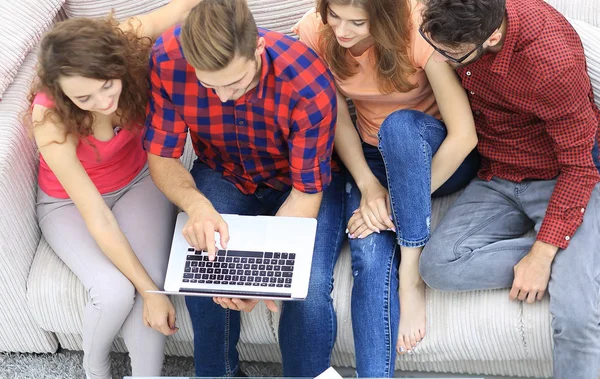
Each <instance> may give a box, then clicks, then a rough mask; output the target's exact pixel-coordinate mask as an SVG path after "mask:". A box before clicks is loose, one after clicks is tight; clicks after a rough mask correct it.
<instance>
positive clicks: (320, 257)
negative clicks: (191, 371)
mask: <svg viewBox="0 0 600 379" xmlns="http://www.w3.org/2000/svg"><path fill="white" fill-rule="evenodd" d="M191 173H192V176H193V177H194V180H195V182H196V186H197V187H198V189H199V190H200V191H201V192H202V193H203V194H204V195H205V196H206V197H207V198H208V199H209V200H210V201H211V202H212V204H213V206H214V207H215V209H216V210H217V211H218V212H219V213H233V214H241V215H274V214H275V213H276V212H277V210H278V209H279V207H280V206H281V204H283V202H284V201H285V199H286V198H287V196H288V194H289V192H290V191H289V190H287V191H278V190H275V189H272V188H270V187H265V186H259V188H258V189H257V190H256V192H255V193H254V194H252V195H245V194H243V193H241V192H240V191H239V190H238V189H237V188H236V187H235V186H234V185H233V184H232V183H230V182H229V181H227V180H226V179H223V177H222V175H221V173H219V172H215V171H214V170H212V169H211V168H209V167H208V166H206V165H205V164H203V163H201V162H199V161H196V162H195V164H194V167H193V168H192V171H191ZM343 190H344V176H343V175H342V174H341V173H335V172H334V173H332V183H331V185H330V186H329V187H328V188H327V189H326V190H325V191H324V193H323V200H322V202H321V208H320V210H319V215H318V217H317V222H318V228H317V237H316V241H315V250H314V255H313V262H312V270H311V277H310V284H309V289H308V296H307V298H306V300H304V301H289V302H284V304H283V307H282V314H281V320H280V324H279V344H280V349H281V353H282V356H283V373H284V375H285V376H295V377H315V376H317V375H318V374H320V373H321V372H323V371H324V370H325V369H327V368H328V367H329V366H330V365H331V363H330V361H331V352H332V350H333V344H334V342H335V336H336V328H337V324H336V316H335V312H334V309H333V300H332V298H331V291H332V290H333V269H334V266H335V262H336V260H337V258H338V256H339V252H340V249H341V244H342V241H343V238H344V228H345V225H344V217H343V215H344V201H343V198H344V192H343ZM186 304H187V308H188V311H189V313H190V316H191V319H192V326H193V329H194V360H195V364H196V376H199V377H219V376H234V375H236V374H238V371H239V355H238V351H237V348H236V345H237V343H238V340H239V337H240V312H238V311H232V310H229V309H223V308H222V307H221V306H219V305H217V304H215V303H214V302H213V301H212V299H211V298H202V297H192V296H190V297H186Z"/></svg>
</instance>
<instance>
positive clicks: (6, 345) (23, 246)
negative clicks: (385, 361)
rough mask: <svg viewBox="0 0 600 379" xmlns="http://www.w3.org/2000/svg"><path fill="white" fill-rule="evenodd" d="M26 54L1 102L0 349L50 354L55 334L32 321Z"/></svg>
mask: <svg viewBox="0 0 600 379" xmlns="http://www.w3.org/2000/svg"><path fill="white" fill-rule="evenodd" d="M35 55H36V50H34V51H32V52H30V53H29V55H28V56H27V58H26V60H25V62H24V63H23V65H22V66H21V68H20V70H19V73H18V75H17V77H16V79H15V81H14V82H13V83H12V84H11V85H10V86H9V88H8V89H7V91H6V92H5V96H4V98H3V100H2V102H0V210H1V211H0V286H1V288H2V291H0V351H20V352H54V351H56V349H57V347H58V344H57V341H56V339H55V338H54V336H53V335H52V334H50V333H46V332H44V331H43V330H42V329H41V328H40V327H39V326H38V325H37V324H36V323H35V321H34V319H33V317H32V315H31V313H30V312H29V308H28V307H27V301H26V290H27V278H28V276H29V271H30V267H31V263H32V261H33V256H34V254H35V250H36V248H37V244H38V242H39V239H40V231H39V228H38V225H37V220H36V215H35V196H36V188H37V186H36V171H37V154H36V149H35V146H34V143H33V141H32V140H31V138H29V136H28V133H27V132H26V130H25V129H24V127H23V126H22V125H21V122H20V117H21V115H22V113H23V111H24V110H25V108H26V107H27V99H26V97H27V93H28V91H29V86H30V84H31V80H32V79H33V74H34V64H35Z"/></svg>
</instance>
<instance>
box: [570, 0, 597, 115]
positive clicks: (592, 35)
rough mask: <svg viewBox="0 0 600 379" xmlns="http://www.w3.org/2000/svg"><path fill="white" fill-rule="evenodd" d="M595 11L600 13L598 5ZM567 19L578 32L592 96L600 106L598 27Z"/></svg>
mask: <svg viewBox="0 0 600 379" xmlns="http://www.w3.org/2000/svg"><path fill="white" fill-rule="evenodd" d="M598 4H600V2H598ZM597 12H599V13H600V6H598V8H597ZM598 17H600V16H598ZM569 21H570V22H571V25H573V27H574V28H575V30H576V31H577V34H579V38H581V42H582V44H583V48H584V50H585V58H586V61H587V66H588V67H587V68H588V74H589V75H590V79H591V81H592V88H594V98H595V100H596V104H597V105H598V106H599V107H600V27H599V28H596V27H594V26H592V25H590V24H588V23H586V22H583V21H579V20H573V19H569Z"/></svg>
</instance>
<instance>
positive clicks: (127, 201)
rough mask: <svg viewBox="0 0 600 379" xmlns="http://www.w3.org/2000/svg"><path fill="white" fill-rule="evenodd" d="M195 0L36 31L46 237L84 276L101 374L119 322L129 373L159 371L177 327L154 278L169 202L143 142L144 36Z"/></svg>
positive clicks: (167, 231)
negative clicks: (169, 337)
mask: <svg viewBox="0 0 600 379" xmlns="http://www.w3.org/2000/svg"><path fill="white" fill-rule="evenodd" d="M198 2H199V0H173V1H172V2H171V3H169V4H168V5H166V6H164V7H163V8H161V9H159V10H157V11H155V12H153V13H150V14H147V15H142V16H137V17H133V18H131V19H129V20H128V21H126V22H124V23H123V24H120V25H119V24H118V23H117V22H116V21H115V20H114V19H112V18H109V19H99V20H98V19H76V18H74V19H69V20H66V21H63V22H60V23H58V24H56V25H55V26H54V27H53V28H52V30H50V31H49V32H48V33H47V34H46V35H45V36H44V38H43V40H42V43H41V46H40V53H39V60H38V77H39V81H38V83H37V84H36V86H35V88H34V89H33V92H32V95H31V102H32V107H31V112H30V114H29V115H27V118H26V122H27V123H28V124H31V127H32V131H33V136H34V138H35V141H36V143H37V145H38V147H39V152H40V167H39V175H38V184H39V189H38V197H37V216H38V221H39V225H40V229H41V230H42V234H43V235H44V238H45V239H46V241H47V242H48V243H49V245H50V246H51V247H52V248H53V250H54V251H55V252H56V254H57V255H58V256H59V257H60V258H61V259H62V260H63V261H64V262H65V264H66V265H67V266H69V268H70V269H71V271H73V273H74V274H75V275H76V276H77V277H78V278H79V279H80V280H81V282H82V283H83V285H84V287H85V289H86V293H87V295H88V297H89V299H88V301H87V305H86V307H85V309H84V313H83V351H84V356H83V366H84V369H85V373H86V376H87V378H93V379H98V378H102V379H108V378H111V377H112V374H111V371H110V356H109V353H110V350H111V347H112V345H113V341H114V339H115V337H116V336H117V333H118V332H119V331H121V336H122V338H123V340H124V342H125V345H126V346H127V349H128V350H129V355H130V357H131V366H132V372H133V375H134V376H159V375H161V369H162V363H163V358H164V345H165V336H166V335H172V334H174V333H176V332H177V327H176V326H175V308H174V307H173V305H172V304H171V302H170V300H169V298H168V297H167V296H165V295H161V294H152V293H148V292H146V291H147V290H155V289H159V288H160V287H161V286H162V282H163V280H164V275H165V271H166V266H167V260H168V254H169V251H170V244H171V238H172V233H173V226H174V221H175V207H174V206H173V205H172V204H171V203H170V202H169V201H168V200H167V199H166V198H165V197H164V195H163V194H162V193H161V192H160V191H159V190H158V189H157V188H156V186H155V185H154V184H153V182H152V180H151V178H150V175H149V171H148V167H147V164H146V159H147V158H146V152H145V151H144V150H143V148H142V144H141V140H142V137H141V129H142V125H143V121H144V117H145V109H146V102H147V101H146V99H147V96H146V94H147V92H148V85H147V76H148V60H149V57H150V49H151V46H152V40H154V39H156V38H157V37H158V36H159V35H160V33H162V32H163V31H164V30H165V29H167V28H168V27H169V26H171V25H173V24H175V23H177V22H179V21H181V20H183V18H184V17H185V15H186V14H187V12H188V11H189V9H191V8H192V6H193V5H195V4H196V3H198Z"/></svg>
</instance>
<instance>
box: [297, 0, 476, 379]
mask: <svg viewBox="0 0 600 379" xmlns="http://www.w3.org/2000/svg"><path fill="white" fill-rule="evenodd" d="M421 8H422V5H420V4H418V3H417V2H416V1H414V0H401V1H399V0H318V1H317V12H315V11H311V12H309V13H307V14H306V15H305V16H304V17H303V18H302V20H300V22H298V24H297V25H296V26H295V27H294V31H295V32H296V33H297V34H298V35H299V37H300V39H301V40H302V41H304V42H305V43H307V44H308V45H309V46H311V47H312V48H313V49H314V50H315V51H316V52H317V53H318V54H319V55H320V56H321V57H323V59H324V60H325V61H326V62H327V63H328V65H329V67H330V69H331V71H332V72H333V74H334V76H335V78H336V84H337V87H338V100H339V101H338V104H339V110H338V123H337V131H336V137H335V149H336V152H337V153H338V155H339V156H340V158H341V159H342V161H343V162H344V164H345V166H346V168H347V169H348V171H349V173H350V176H349V180H348V186H347V197H346V202H347V203H346V208H347V218H348V235H349V237H350V247H351V250H352V269H353V275H354V287H353V290H352V323H353V330H354V342H355V348H356V367H357V372H358V376H359V377H387V376H393V374H394V361H395V357H396V355H395V353H396V351H395V349H394V346H396V348H397V351H398V353H400V354H403V353H405V352H408V351H411V350H412V349H414V348H415V346H416V345H417V344H418V343H419V342H420V341H421V340H422V339H423V338H424V337H425V324H426V322H425V284H424V283H423V280H422V279H421V277H420V275H419V256H420V254H421V250H422V248H423V246H424V245H425V243H426V242H427V240H428V239H429V233H430V218H431V196H432V194H433V195H434V196H436V195H446V194H449V193H452V192H455V191H457V190H458V189H460V188H462V187H463V186H464V185H466V184H467V183H468V182H469V180H470V179H471V178H472V177H474V176H475V173H476V170H477V156H476V154H475V153H473V154H471V152H472V151H473V149H474V148H475V145H476V143H477V136H476V134H475V126H474V121H473V116H472V114H471V109H470V107H469V102H468V99H467V96H466V94H465V91H464V89H463V88H462V87H461V85H460V82H459V80H458V78H457V77H456V75H455V73H454V71H453V69H452V68H451V67H450V66H448V65H447V64H446V63H444V62H442V61H437V60H436V59H434V55H433V49H432V48H431V46H429V44H428V43H427V42H426V41H425V40H423V39H422V37H421V36H420V34H419V32H418V28H419V24H420V11H421ZM346 98H349V99H350V100H351V101H352V102H353V103H354V105H355V107H356V115H357V122H356V127H355V126H354V125H353V123H352V120H351V118H350V114H349V111H348V108H347V106H346ZM441 118H443V121H442V120H441ZM398 247H399V248H398ZM398 251H399V252H400V254H398ZM396 291H398V293H399V296H396V293H397V292H396ZM398 320H399V321H398Z"/></svg>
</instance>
